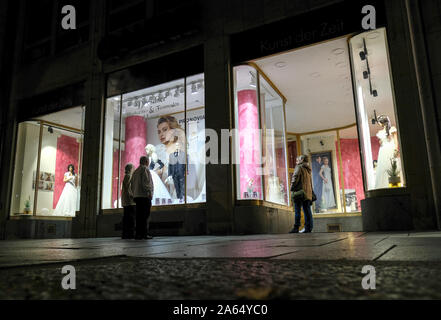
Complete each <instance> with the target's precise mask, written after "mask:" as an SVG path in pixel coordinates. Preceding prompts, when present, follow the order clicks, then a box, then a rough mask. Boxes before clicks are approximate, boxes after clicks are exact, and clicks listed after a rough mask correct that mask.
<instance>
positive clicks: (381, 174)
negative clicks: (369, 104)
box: [375, 115, 401, 189]
mask: <svg viewBox="0 0 441 320" xmlns="http://www.w3.org/2000/svg"><path fill="white" fill-rule="evenodd" d="M377 123H378V124H379V125H380V126H381V127H382V129H381V130H380V131H378V133H377V138H378V139H379V140H380V150H379V151H378V162H377V169H376V172H375V188H376V189H383V188H388V187H389V175H388V173H387V171H388V170H389V169H390V168H391V160H393V159H396V158H398V157H399V150H398V134H397V128H395V127H393V126H392V124H391V121H390V119H389V117H388V116H385V115H381V116H379V117H378V119H377ZM398 163H400V162H399V161H398ZM399 170H400V169H399ZM400 171H401V170H400Z"/></svg>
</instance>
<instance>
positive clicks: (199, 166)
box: [102, 74, 206, 209]
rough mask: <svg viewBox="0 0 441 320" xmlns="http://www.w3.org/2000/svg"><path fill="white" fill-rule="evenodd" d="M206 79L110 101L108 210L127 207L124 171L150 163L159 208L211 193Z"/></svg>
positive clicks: (106, 177)
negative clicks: (145, 161) (207, 176)
mask: <svg viewBox="0 0 441 320" xmlns="http://www.w3.org/2000/svg"><path fill="white" fill-rule="evenodd" d="M204 99H205V98H204V75H203V74H197V75H194V76H189V77H186V78H184V79H178V80H174V81H170V82H167V83H163V84H160V85H157V86H153V87H149V88H145V89H142V90H138V91H134V92H129V93H126V94H123V95H121V96H116V97H110V98H108V99H107V103H106V109H107V110H106V120H105V136H104V159H103V191H102V208H103V209H112V208H121V182H122V181H123V178H124V168H125V166H126V165H127V164H129V163H132V164H133V165H134V167H135V168H136V167H138V165H139V159H140V157H141V156H148V157H149V159H150V172H151V174H152V178H153V184H154V194H153V199H152V205H153V206H159V205H178V204H185V203H201V202H205V200H206V191H205V100H204Z"/></svg>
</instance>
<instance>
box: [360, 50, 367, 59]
mask: <svg viewBox="0 0 441 320" xmlns="http://www.w3.org/2000/svg"><path fill="white" fill-rule="evenodd" d="M360 59H361V61H364V60H366V52H364V51H360Z"/></svg>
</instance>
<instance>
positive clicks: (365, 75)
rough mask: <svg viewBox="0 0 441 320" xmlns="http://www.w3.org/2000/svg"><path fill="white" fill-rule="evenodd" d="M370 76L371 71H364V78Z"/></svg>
mask: <svg viewBox="0 0 441 320" xmlns="http://www.w3.org/2000/svg"><path fill="white" fill-rule="evenodd" d="M368 78H369V71H363V79H368Z"/></svg>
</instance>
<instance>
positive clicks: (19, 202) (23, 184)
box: [11, 122, 40, 216]
mask: <svg viewBox="0 0 441 320" xmlns="http://www.w3.org/2000/svg"><path fill="white" fill-rule="evenodd" d="M39 136H40V125H39V124H38V123H36V122H23V123H20V124H19V125H18V132H17V150H16V157H15V170H14V180H13V189H12V190H13V191H12V199H11V216H12V215H18V214H32V212H33V210H34V194H35V175H36V172H37V157H38V142H39Z"/></svg>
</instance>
